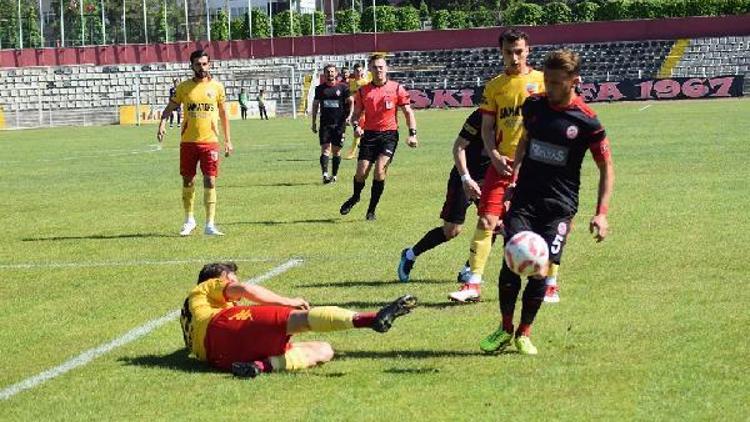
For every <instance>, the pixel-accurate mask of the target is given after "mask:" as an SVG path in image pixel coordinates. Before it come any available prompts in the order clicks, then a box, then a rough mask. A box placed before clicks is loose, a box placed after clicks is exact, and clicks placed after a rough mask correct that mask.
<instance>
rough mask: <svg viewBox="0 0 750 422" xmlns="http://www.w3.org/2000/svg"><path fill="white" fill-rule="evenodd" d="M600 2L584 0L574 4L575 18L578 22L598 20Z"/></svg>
mask: <svg viewBox="0 0 750 422" xmlns="http://www.w3.org/2000/svg"><path fill="white" fill-rule="evenodd" d="M599 7H600V6H599V4H598V3H596V2H593V1H582V2H580V3H577V4H576V5H575V6H573V20H574V21H576V22H591V21H593V20H596V11H597V10H599Z"/></svg>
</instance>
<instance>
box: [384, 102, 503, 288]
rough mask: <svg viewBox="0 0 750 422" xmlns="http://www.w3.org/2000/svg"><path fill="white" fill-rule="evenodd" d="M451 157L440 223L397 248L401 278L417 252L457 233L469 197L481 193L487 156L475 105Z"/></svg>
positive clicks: (419, 252) (469, 200) (399, 275)
mask: <svg viewBox="0 0 750 422" xmlns="http://www.w3.org/2000/svg"><path fill="white" fill-rule="evenodd" d="M453 161H454V163H455V165H454V166H453V169H452V170H451V172H450V176H449V177H448V188H447V190H446V193H445V202H444V203H443V208H442V210H441V211H440V218H442V219H443V225H442V226H440V227H435V228H433V229H432V230H430V231H428V232H427V233H425V235H424V236H422V238H421V239H420V240H419V241H418V242H417V243H416V244H415V245H414V246H412V247H410V248H406V249H404V250H403V251H401V261H400V262H399V264H398V268H397V270H396V272H397V273H398V278H399V280H400V281H402V282H407V281H409V278H410V274H411V270H412V268H413V267H414V262H415V261H416V259H417V257H418V256H420V255H421V254H422V253H424V252H427V251H429V250H430V249H433V248H435V247H437V246H439V245H441V244H443V243H445V242H448V241H449V240H451V239H453V238H454V237H456V236H458V235H459V234H460V233H461V229H462V228H463V224H464V221H465V220H466V210H467V209H468V208H469V206H470V205H471V202H472V200H474V199H478V198H479V195H481V190H480V186H479V184H480V183H481V182H482V179H483V178H484V173H485V172H486V171H487V166H489V164H490V159H489V157H488V156H487V153H486V152H485V151H484V144H483V143H482V113H481V112H480V111H479V109H477V110H475V111H474V112H473V113H471V115H470V116H469V117H468V118H467V119H466V121H465V122H464V125H463V127H462V128H461V132H459V134H458V137H457V138H456V141H455V142H454V143H453Z"/></svg>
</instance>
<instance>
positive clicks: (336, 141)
mask: <svg viewBox="0 0 750 422" xmlns="http://www.w3.org/2000/svg"><path fill="white" fill-rule="evenodd" d="M344 128H345V126H343V125H342V126H341V127H339V128H337V130H336V131H335V132H334V133H333V139H331V179H330V181H331V183H334V182H336V180H337V179H338V174H339V166H340V165H341V148H343V147H344Z"/></svg>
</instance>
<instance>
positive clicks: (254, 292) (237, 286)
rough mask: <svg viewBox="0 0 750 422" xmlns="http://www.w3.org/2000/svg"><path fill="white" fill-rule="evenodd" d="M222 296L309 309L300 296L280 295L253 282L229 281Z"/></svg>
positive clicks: (261, 303) (262, 303)
mask: <svg viewBox="0 0 750 422" xmlns="http://www.w3.org/2000/svg"><path fill="white" fill-rule="evenodd" d="M224 296H225V297H226V298H227V299H228V300H230V301H233V302H234V301H238V300H240V299H247V300H249V301H251V302H253V303H257V304H259V305H279V306H289V307H291V308H297V309H310V304H309V303H307V301H306V300H304V299H302V298H299V297H297V298H291V297H285V296H281V295H278V294H276V293H274V292H272V291H270V290H268V289H266V288H265V287H261V286H258V285H255V284H243V283H230V284H229V285H227V287H226V288H225V289H224Z"/></svg>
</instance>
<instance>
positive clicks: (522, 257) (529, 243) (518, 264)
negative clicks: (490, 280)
mask: <svg viewBox="0 0 750 422" xmlns="http://www.w3.org/2000/svg"><path fill="white" fill-rule="evenodd" d="M547 261H549V248H548V247H547V242H545V241H544V239H543V238H542V236H539V235H538V234H536V233H534V232H532V231H522V232H519V233H516V234H515V235H513V237H511V238H510V240H509V241H508V243H507V244H506V245H505V264H506V265H508V268H510V269H511V271H513V272H514V273H516V274H518V275H520V276H521V277H530V276H533V275H538V274H539V272H540V271H542V269H543V268H544V267H545V265H547Z"/></svg>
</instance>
